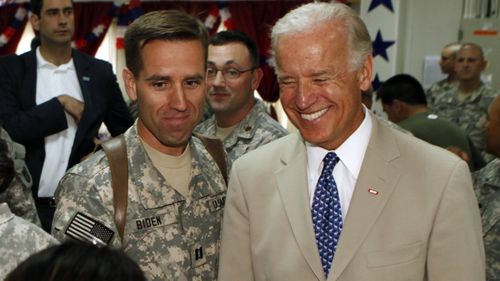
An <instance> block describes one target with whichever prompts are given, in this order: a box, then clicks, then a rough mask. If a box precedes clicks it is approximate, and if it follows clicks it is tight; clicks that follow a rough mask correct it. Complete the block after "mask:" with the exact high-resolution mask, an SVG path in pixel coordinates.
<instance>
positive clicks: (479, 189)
mask: <svg viewBox="0 0 500 281" xmlns="http://www.w3.org/2000/svg"><path fill="white" fill-rule="evenodd" d="M485 127H486V128H485V133H486V148H487V149H488V151H489V152H491V153H492V154H493V155H495V156H496V157H497V158H496V159H494V160H493V161H491V162H489V163H488V164H487V165H486V166H485V167H484V168H482V169H481V170H479V171H477V172H476V173H474V189H475V192H476V195H477V197H478V201H479V206H480V208H481V219H482V222H483V238H484V248H485V253H486V280H487V281H496V280H499V279H500V97H497V98H496V99H495V101H493V103H492V104H491V106H490V109H489V113H488V121H487V122H486V124H485Z"/></svg>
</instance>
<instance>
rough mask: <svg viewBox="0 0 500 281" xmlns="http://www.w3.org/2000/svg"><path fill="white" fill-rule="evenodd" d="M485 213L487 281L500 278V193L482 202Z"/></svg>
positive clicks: (482, 216)
mask: <svg viewBox="0 0 500 281" xmlns="http://www.w3.org/2000/svg"><path fill="white" fill-rule="evenodd" d="M481 205H482V208H483V213H482V215H481V218H482V222H483V238H484V249H485V253H486V280H488V281H493V280H498V277H500V191H498V190H496V192H494V193H492V194H490V195H489V196H487V197H486V198H484V199H483V200H482V202H481Z"/></svg>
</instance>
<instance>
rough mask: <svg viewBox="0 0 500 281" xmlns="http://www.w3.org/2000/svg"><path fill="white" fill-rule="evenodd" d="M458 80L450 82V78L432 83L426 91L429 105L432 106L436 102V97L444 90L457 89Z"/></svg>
mask: <svg viewBox="0 0 500 281" xmlns="http://www.w3.org/2000/svg"><path fill="white" fill-rule="evenodd" d="M457 87H458V81H453V82H451V83H450V82H448V79H443V80H440V81H438V82H436V83H434V84H432V85H431V87H430V88H429V89H428V90H427V91H426V92H425V99H426V100H427V106H428V107H432V106H433V105H434V103H435V102H436V101H435V100H436V97H437V96H439V95H441V94H442V93H444V92H447V91H450V90H453V89H454V91H457Z"/></svg>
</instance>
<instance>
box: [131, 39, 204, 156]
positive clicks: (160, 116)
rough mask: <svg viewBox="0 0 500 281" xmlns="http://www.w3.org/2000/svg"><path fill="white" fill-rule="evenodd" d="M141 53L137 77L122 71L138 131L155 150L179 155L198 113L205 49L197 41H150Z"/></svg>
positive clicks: (200, 105)
mask: <svg viewBox="0 0 500 281" xmlns="http://www.w3.org/2000/svg"><path fill="white" fill-rule="evenodd" d="M141 53H142V61H143V69H141V70H140V72H139V76H138V77H134V76H133V74H132V73H131V72H130V71H129V70H127V69H126V70H124V79H125V85H126V89H127V93H128V95H129V97H130V98H131V99H132V100H137V102H138V107H139V120H138V123H137V129H138V133H139V135H140V136H141V137H142V139H143V140H144V141H146V142H147V143H148V144H149V145H151V146H152V147H154V148H156V149H157V150H159V151H161V152H163V153H166V154H170V155H180V154H182V152H183V151H184V148H185V147H186V144H187V142H188V140H189V138H190V136H191V133H192V131H193V128H194V127H195V126H196V124H197V123H198V121H199V119H200V117H201V113H202V108H203V101H204V95H205V90H206V88H205V51H204V49H203V46H202V44H201V42H200V41H197V40H189V41H167V40H153V41H150V42H148V43H146V45H145V46H144V47H143V48H142V51H141Z"/></svg>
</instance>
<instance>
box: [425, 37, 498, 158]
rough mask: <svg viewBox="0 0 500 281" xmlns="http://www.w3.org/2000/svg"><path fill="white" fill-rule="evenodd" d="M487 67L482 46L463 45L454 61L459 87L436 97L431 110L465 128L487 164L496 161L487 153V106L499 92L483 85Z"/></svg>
mask: <svg viewBox="0 0 500 281" xmlns="http://www.w3.org/2000/svg"><path fill="white" fill-rule="evenodd" d="M486 64H487V62H486V60H485V59H484V54H483V50H482V49H481V47H480V46H479V45H476V44H474V43H465V44H463V45H462V47H461V48H460V50H459V51H458V53H457V58H456V61H455V72H456V74H457V78H458V87H457V88H451V89H449V90H448V91H446V92H443V93H442V94H440V95H439V96H437V97H435V101H434V103H433V105H432V108H431V109H432V110H433V111H435V112H436V114H438V115H439V116H441V117H443V118H445V119H448V120H450V121H451V122H453V123H455V124H457V125H458V126H459V127H460V128H462V130H464V131H465V132H466V133H467V135H468V136H469V138H470V140H471V141H472V144H473V145H474V146H475V147H476V148H477V149H478V150H479V151H480V152H481V154H482V156H483V158H484V159H485V160H486V162H489V161H490V160H492V159H493V158H494V157H493V156H492V155H491V154H488V153H486V152H485V149H486V144H485V139H484V122H485V121H486V115H487V113H488V106H489V105H490V103H491V102H492V101H493V99H494V97H495V96H496V95H498V92H496V91H494V90H492V89H491V88H490V87H489V86H487V85H486V84H484V83H483V82H482V81H481V72H482V71H483V70H484V69H485V67H486Z"/></svg>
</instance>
